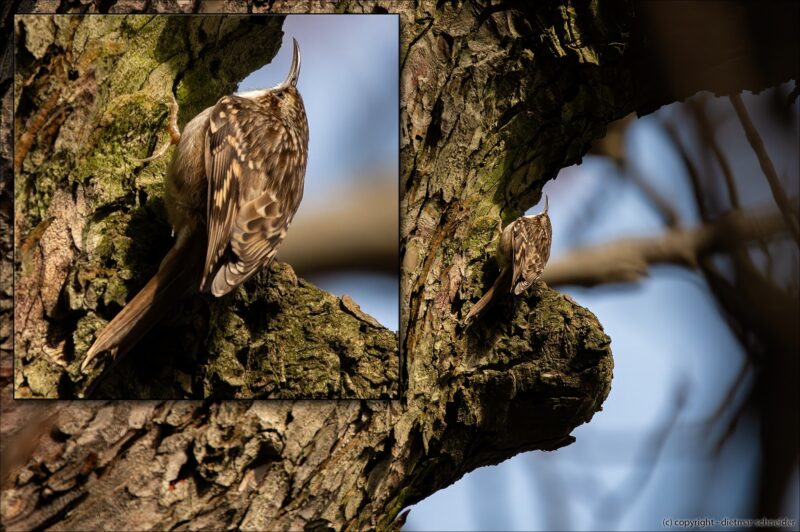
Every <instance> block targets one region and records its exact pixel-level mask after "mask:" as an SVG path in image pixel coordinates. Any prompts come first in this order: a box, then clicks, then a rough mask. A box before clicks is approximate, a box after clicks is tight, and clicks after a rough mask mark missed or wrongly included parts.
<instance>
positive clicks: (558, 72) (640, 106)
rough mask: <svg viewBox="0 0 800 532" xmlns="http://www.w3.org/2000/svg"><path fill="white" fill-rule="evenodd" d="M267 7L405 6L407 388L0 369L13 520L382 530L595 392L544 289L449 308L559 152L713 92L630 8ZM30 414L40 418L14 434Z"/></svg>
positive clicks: (604, 357) (600, 336)
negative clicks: (229, 383)
mask: <svg viewBox="0 0 800 532" xmlns="http://www.w3.org/2000/svg"><path fill="white" fill-rule="evenodd" d="M76 4H77V3H76ZM120 4H121V3H120ZM65 5H66V6H67V7H74V5H73V4H65ZM116 5H117V4H114V3H112V4H111V8H113V7H114V6H116ZM126 5H134V6H138V7H136V8H137V9H148V8H150V7H152V5H151V3H149V2H131V3H127V4H126ZM227 5H228V6H235V5H236V4H227ZM81 6H84V5H83V4H81ZM193 6H194V4H190V5H189V6H187V7H188V8H189V9H191V8H192V7H193ZM84 7H87V8H89V9H92V8H95V9H96V8H97V7H98V4H86V5H85V6H84ZM100 7H103V8H105V9H108V8H109V5H108V4H103V5H102V6H100ZM245 7H246V8H247V9H248V10H249V9H256V10H257V9H261V8H262V7H261V4H255V5H254V4H247V5H246V6H245V5H242V8H243V9H244V8H245ZM269 7H271V8H272V9H274V10H276V11H284V12H287V11H292V10H296V11H299V10H303V11H308V10H325V11H334V10H336V11H353V12H387V11H395V12H399V13H400V15H401V17H400V18H401V20H400V22H401V64H402V74H401V150H402V151H401V162H402V175H401V179H402V181H401V193H402V203H401V215H402V218H403V222H402V227H401V246H402V249H401V251H402V254H401V255H402V257H403V259H402V260H403V270H402V279H401V307H402V309H401V310H402V312H401V334H400V342H401V353H403V355H404V358H403V360H402V363H401V366H400V367H401V372H402V374H403V376H404V384H405V387H406V389H405V397H404V399H403V400H402V401H391V402H386V401H384V402H381V401H359V402H348V401H328V402H303V401H297V402H250V401H239V402H221V403H211V402H204V403H199V402H170V401H165V402H136V403H130V402H127V403H126V402H114V403H99V402H91V403H80V404H78V403H63V404H59V405H57V406H55V407H51V406H50V405H37V404H30V403H25V404H19V402H17V403H13V404H11V406H8V405H9V402H8V399H7V398H8V396H9V393H10V392H9V389H10V383H9V382H8V380H6V381H4V383H5V387H4V393H3V396H2V397H3V400H4V401H5V402H4V403H3V404H4V409H6V410H7V412H8V414H9V415H7V416H4V418H10V421H5V419H4V422H3V426H4V429H3V430H4V433H5V434H13V437H11V438H6V440H7V441H8V442H9V443H8V444H7V445H9V446H11V445H13V448H14V449H20V450H21V451H20V452H18V453H16V454H15V456H14V457H13V458H14V460H11V459H9V464H6V465H5V468H6V471H8V474H7V475H5V474H4V476H3V478H4V479H6V478H8V483H9V486H10V487H11V489H8V490H6V491H5V493H4V496H3V503H2V504H3V505H2V511H3V517H4V520H5V523H6V525H7V527H8V528H9V529H14V530H15V529H26V528H31V527H32V526H34V525H37V526H44V527H47V526H50V527H52V528H54V529H62V530H70V529H93V528H101V527H102V528H107V529H140V528H148V527H149V528H156V529H167V528H182V529H200V528H215V529H219V528H230V529H233V528H237V527H239V528H244V529H252V530H264V529H299V528H308V529H323V528H324V529H327V528H329V527H333V528H348V529H363V528H370V527H374V528H381V529H383V528H389V527H392V526H397V525H398V524H399V523H400V522H401V521H402V519H398V515H399V513H400V512H401V510H402V509H403V508H404V507H406V506H408V505H410V504H412V503H414V502H416V501H419V500H421V499H422V498H424V497H426V496H428V495H429V494H431V493H433V492H434V491H436V490H438V489H440V488H442V487H444V486H447V485H449V484H450V483H452V482H454V481H455V480H457V479H458V478H460V477H461V476H462V475H464V474H465V473H467V472H469V471H471V470H473V469H475V468H476V467H479V466H481V465H486V464H495V463H499V462H500V461H502V460H505V459H507V458H509V457H511V456H513V455H515V454H517V453H519V452H522V451H527V450H533V449H546V450H550V449H556V448H558V447H560V446H563V445H566V444H569V443H570V442H571V441H573V437H572V436H570V432H571V431H572V430H573V428H574V427H576V426H577V425H579V424H581V423H584V422H587V421H588V420H590V419H591V417H592V416H593V414H594V413H595V412H597V411H598V410H599V409H600V407H601V404H602V402H603V400H604V399H605V397H606V396H607V394H608V393H609V390H610V382H611V372H612V365H613V361H612V357H611V351H610V345H609V339H608V337H607V336H606V335H605V334H604V333H603V331H602V327H601V326H600V324H599V323H598V322H597V320H596V319H595V318H594V316H592V314H591V313H590V312H589V311H587V310H586V309H583V308H581V307H580V306H579V305H577V304H575V303H574V302H573V301H572V300H571V299H569V298H568V297H566V296H563V295H561V294H558V293H557V292H555V291H553V290H550V289H549V288H547V287H546V286H544V285H542V284H539V285H537V286H536V287H535V288H534V289H532V290H531V292H530V293H529V294H528V295H527V296H526V297H524V298H518V299H511V298H507V299H506V300H505V301H503V302H501V304H499V305H497V306H496V307H495V310H494V312H493V313H492V314H490V315H488V316H487V318H486V319H484V320H483V321H481V322H480V323H478V324H476V325H475V326H474V327H472V328H471V329H470V330H468V331H464V330H462V329H461V328H460V327H459V325H458V322H459V319H460V317H462V316H464V315H465V314H466V312H468V310H469V308H470V305H471V304H472V303H473V302H474V301H476V300H477V299H478V298H479V297H480V295H481V292H482V290H483V289H484V288H485V287H486V286H488V285H489V284H490V283H491V281H492V277H493V276H494V275H496V273H497V267H496V265H495V264H494V262H493V260H492V259H491V248H492V245H493V244H492V243H493V242H495V241H496V237H497V236H498V235H499V230H500V228H501V226H502V225H504V224H506V223H508V222H509V221H511V220H512V219H513V218H515V217H516V216H518V215H519V214H521V213H522V212H523V211H524V210H525V209H526V208H528V207H529V206H530V205H531V204H532V203H533V202H534V201H536V200H537V199H538V198H539V197H540V195H541V188H542V186H543V185H544V183H545V182H546V181H547V180H548V179H552V178H553V177H555V175H556V173H557V172H558V169H559V168H561V167H564V166H567V165H570V164H573V163H576V162H578V161H579V160H580V157H581V156H582V155H583V154H584V153H585V152H586V150H587V149H588V148H589V143H590V142H591V141H592V140H593V139H595V138H597V137H599V136H601V135H602V134H603V132H604V129H605V126H606V124H608V123H609V122H611V121H612V120H614V119H617V118H619V117H622V116H624V115H626V114H628V113H629V112H631V111H636V110H640V111H648V110H652V109H653V108H655V107H657V106H658V105H661V104H663V103H667V102H668V101H672V100H674V99H676V98H682V97H685V96H687V95H689V94H691V93H692V92H694V91H696V90H700V89H703V88H712V89H713V88H715V87H711V86H709V85H708V84H707V83H708V78H707V77H700V78H697V79H695V80H694V84H691V83H686V84H684V85H682V86H681V89H680V90H681V92H679V93H674V92H667V91H665V90H664V87H662V86H659V85H658V84H652V80H651V78H650V77H649V73H651V72H652V68H651V67H652V65H650V64H649V63H648V57H649V61H652V60H653V51H652V49H651V47H650V46H649V45H648V44H647V43H646V40H645V39H644V38H643V36H642V32H641V31H640V30H641V27H640V26H639V18H638V16H639V13H638V11H637V8H635V7H634V6H633V5H630V4H624V3H617V2H607V3H605V2H593V3H590V4H588V5H585V6H583V5H581V6H573V5H572V4H571V3H564V4H563V5H558V6H550V5H542V4H535V5H534V4H531V5H528V4H526V3H521V2H520V3H517V2H510V3H502V4H497V5H494V6H491V5H488V4H484V3H478V2H475V3H473V2H470V3H461V2H439V3H434V2H432V1H431V2H419V3H411V2H402V3H395V2H367V1H363V2H349V3H340V4H335V5H331V4H329V3H325V2H320V3H315V4H310V5H309V4H300V5H295V4H292V3H284V2H279V1H278V2H274V3H272V4H271V5H270V6H269ZM264 9H266V8H264ZM643 64H645V65H648V69H646V70H643V69H642V65H643ZM781 68H785V64H784V65H782V66H781ZM794 68H795V67H794V64H792V65H791V66H790V67H788V70H784V71H781V69H780V68H777V69H776V71H775V72H778V73H777V74H775V76H777V77H780V76H783V75H786V76H787V77H788V76H790V75H792V73H793V69H794ZM775 76H773V77H772V78H769V79H761V80H760V81H758V82H757V83H767V84H768V85H761V87H763V86H769V85H771V84H774V82H773V81H774V79H775ZM743 88H758V86H757V85H756V84H753V85H747V84H740V86H738V89H743ZM8 99H9V97H8V95H7V94H6V96H5V97H4V100H3V101H4V114H5V115H6V116H7V113H10V111H9V108H10V107H11V104H10V103H9V102H8ZM6 106H8V107H6ZM152 112H156V111H155V110H153V111H152ZM556 230H557V229H556ZM3 354H4V356H5V357H8V356H9V355H8V352H7V351H5V352H4V353H3ZM52 408H58V409H59V410H58V412H57V413H55V414H53V413H52ZM23 419H28V420H30V419H34V420H37V424H36V426H39V427H41V429H40V430H29V431H18V427H20V426H21V425H22V424H23V421H22V420H23Z"/></svg>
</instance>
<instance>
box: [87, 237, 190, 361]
mask: <svg viewBox="0 0 800 532" xmlns="http://www.w3.org/2000/svg"><path fill="white" fill-rule="evenodd" d="M203 248H204V246H203V242H202V238H201V237H200V236H199V235H198V234H197V233H194V234H189V235H179V237H178V240H177V241H176V242H175V245H174V246H173V247H172V249H170V250H169V252H168V253H167V255H166V256H165V257H164V260H163V261H161V265H160V266H159V268H158V272H157V273H156V274H155V275H154V276H153V278H152V279H150V281H148V283H147V284H146V285H145V286H144V288H142V289H141V290H140V291H139V293H138V294H136V296H135V297H134V298H133V299H132V300H131V301H129V302H128V304H127V305H125V307H124V308H123V309H122V310H121V311H120V313H119V314H117V315H116V317H114V319H113V320H111V322H110V323H109V324H108V325H106V326H105V328H104V329H103V330H102V331H101V332H100V334H99V335H98V336H97V338H96V339H95V341H94V344H92V347H90V348H89V351H88V352H87V353H86V358H85V359H84V360H83V362H82V363H81V371H86V368H87V367H88V366H89V364H90V362H91V361H92V360H94V359H95V358H96V357H97V355H98V354H100V353H101V352H103V351H111V352H112V353H113V355H114V357H115V358H118V357H122V356H123V355H125V353H127V352H128V351H130V350H131V349H132V348H133V347H134V346H135V345H136V343H137V342H138V341H139V340H140V339H141V337H142V336H144V334H146V333H147V332H148V331H149V330H150V329H151V328H152V327H153V326H154V325H155V324H156V323H158V321H159V320H160V319H161V318H162V317H163V316H164V315H165V314H166V313H167V311H169V310H170V309H171V308H172V306H173V305H174V304H175V303H177V302H178V301H179V300H180V299H181V298H183V297H184V296H185V295H187V294H188V293H190V292H191V291H192V290H193V289H197V287H198V285H199V281H200V272H201V268H202V265H203V253H204V249H203Z"/></svg>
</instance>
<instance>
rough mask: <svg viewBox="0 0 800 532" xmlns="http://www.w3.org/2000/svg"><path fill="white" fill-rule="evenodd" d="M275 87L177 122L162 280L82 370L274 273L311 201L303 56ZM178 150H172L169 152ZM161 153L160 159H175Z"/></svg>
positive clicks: (110, 328)
mask: <svg viewBox="0 0 800 532" xmlns="http://www.w3.org/2000/svg"><path fill="white" fill-rule="evenodd" d="M293 45H294V46H293V58H292V66H291V68H290V69H289V74H288V76H287V77H286V80H285V81H283V82H282V83H280V84H278V85H276V86H275V87H272V88H269V89H264V90H257V91H251V92H246V93H242V94H238V95H231V96H223V97H222V98H220V99H219V100H218V101H217V103H216V104H215V105H214V106H212V107H209V108H207V109H205V110H204V111H202V112H201V113H200V114H198V115H197V116H196V117H194V118H193V119H192V120H191V121H190V122H189V123H188V124H186V126H185V128H184V130H183V133H182V134H181V133H180V131H179V130H178V125H177V110H178V107H177V102H175V101H174V98H173V105H172V109H171V117H170V122H171V125H170V134H171V137H172V140H171V142H170V144H175V143H177V148H176V149H175V151H174V153H173V155H172V160H171V162H170V165H169V168H168V169H167V176H166V197H165V205H166V208H167V215H168V218H169V221H170V224H171V225H172V229H173V232H174V234H175V235H176V239H175V244H174V246H173V247H172V249H171V250H170V251H169V253H167V256H166V257H165V258H164V260H163V261H162V262H161V265H160V266H159V269H158V272H157V273H156V274H155V276H154V277H153V278H152V279H151V280H150V281H149V282H148V283H147V285H145V287H144V288H143V289H142V290H141V291H140V292H139V293H138V294H137V295H136V296H135V297H134V298H133V299H132V300H131V301H130V302H129V303H128V304H127V305H126V306H125V308H123V309H122V311H121V312H120V313H119V314H118V315H117V316H116V317H115V318H114V319H113V320H112V321H111V322H110V323H109V324H108V325H106V327H105V328H104V329H103V331H102V332H101V333H100V334H99V335H98V336H97V338H96V339H95V342H94V344H93V345H92V347H91V348H90V349H89V351H88V352H87V353H86V358H85V359H84V360H83V362H82V364H81V370H83V371H85V370H86V368H87V367H88V365H89V363H90V362H91V361H92V360H93V359H94V358H95V357H96V356H97V355H98V354H99V353H101V352H104V351H111V352H112V354H113V355H114V356H115V357H120V356H122V355H124V354H125V353H126V352H127V351H129V350H130V349H131V348H132V347H133V346H134V345H135V344H136V343H137V342H138V340H139V339H140V338H141V337H142V335H144V334H145V333H146V332H147V331H148V330H150V328H151V327H152V326H153V325H154V324H155V323H156V322H158V321H159V320H160V319H161V317H163V315H164V314H165V313H166V312H167V311H168V310H169V308H170V307H171V306H172V304H174V303H175V301H177V300H178V299H180V298H181V297H184V296H185V295H187V294H188V293H190V292H192V291H194V290H197V289H198V288H199V289H200V291H202V292H211V293H212V294H213V295H214V296H217V297H219V296H223V295H225V294H227V293H228V292H230V291H231V290H233V289H234V288H236V287H238V286H239V285H240V284H242V283H244V282H245V281H247V280H248V279H249V278H250V277H252V276H253V275H255V274H256V272H258V271H259V269H261V267H262V266H267V265H269V263H270V262H272V259H273V258H274V257H275V253H276V251H277V249H278V246H279V245H280V243H281V242H282V241H283V238H284V236H285V235H286V231H287V230H288V228H289V224H290V223H291V221H292V218H293V217H294V214H295V212H296V211H297V208H298V207H299V205H300V200H301V199H302V197H303V182H304V177H305V171H306V160H307V154H308V121H307V119H306V112H305V108H304V107H303V99H302V98H301V97H300V93H299V92H298V90H297V79H298V76H299V74H300V47H299V45H298V44H297V41H296V40H294V41H293ZM168 146H169V144H167V145H166V147H168ZM166 147H165V148H163V149H160V150H159V151H158V152H157V153H156V154H155V155H154V156H152V157H150V158H148V159H143V161H150V160H153V159H157V158H158V157H160V156H161V155H163V154H164V153H165V152H166Z"/></svg>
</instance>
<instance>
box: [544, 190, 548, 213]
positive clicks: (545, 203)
mask: <svg viewBox="0 0 800 532" xmlns="http://www.w3.org/2000/svg"><path fill="white" fill-rule="evenodd" d="M547 207H548V202H547V194H545V195H544V213H545V214H547Z"/></svg>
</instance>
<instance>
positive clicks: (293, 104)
mask: <svg viewBox="0 0 800 532" xmlns="http://www.w3.org/2000/svg"><path fill="white" fill-rule="evenodd" d="M292 43H293V54H292V66H291V67H289V73H288V74H287V75H286V79H285V80H283V81H282V82H281V83H278V84H277V85H275V86H274V87H271V88H269V89H267V90H266V93H265V94H264V97H263V100H264V103H266V104H267V105H269V106H270V107H276V108H277V109H279V110H280V113H281V114H282V115H284V116H286V117H287V118H293V117H297V116H298V115H299V114H301V113H302V114H305V110H304V108H303V99H302V98H301V97H300V92H299V91H298V90H297V80H298V78H299V77H300V45H299V44H298V43H297V39H294V38H293V39H292Z"/></svg>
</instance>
